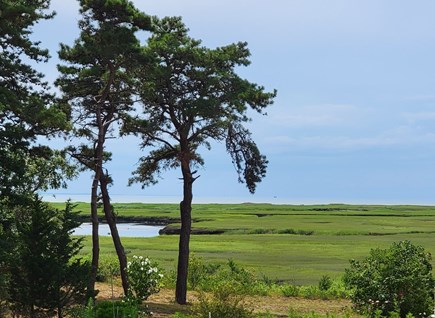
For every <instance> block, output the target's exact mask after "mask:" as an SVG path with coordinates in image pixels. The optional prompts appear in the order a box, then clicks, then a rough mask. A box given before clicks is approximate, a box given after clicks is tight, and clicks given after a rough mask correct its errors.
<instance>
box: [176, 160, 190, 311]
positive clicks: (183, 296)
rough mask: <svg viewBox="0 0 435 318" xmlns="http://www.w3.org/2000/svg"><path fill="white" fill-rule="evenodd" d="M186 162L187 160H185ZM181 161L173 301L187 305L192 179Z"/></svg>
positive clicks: (186, 164) (187, 165) (187, 164)
mask: <svg viewBox="0 0 435 318" xmlns="http://www.w3.org/2000/svg"><path fill="white" fill-rule="evenodd" d="M186 161H187V160H186ZM186 161H182V163H181V170H182V173H183V201H181V202H180V215H181V229H180V242H179V248H178V267H177V283H176V289H175V300H176V301H177V303H178V304H180V305H185V304H186V303H187V275H188V269H189V241H190V230H191V227H192V215H191V214H192V213H191V212H192V198H193V192H192V184H193V181H194V178H193V176H192V172H191V170H190V163H189V161H187V162H186Z"/></svg>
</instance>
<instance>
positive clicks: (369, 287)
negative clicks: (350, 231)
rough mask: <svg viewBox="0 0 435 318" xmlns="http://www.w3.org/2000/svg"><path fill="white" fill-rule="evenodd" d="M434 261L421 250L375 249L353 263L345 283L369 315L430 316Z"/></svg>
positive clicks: (406, 246) (403, 247)
mask: <svg viewBox="0 0 435 318" xmlns="http://www.w3.org/2000/svg"><path fill="white" fill-rule="evenodd" d="M430 260H431V256H430V254H429V253H426V252H425V251H424V249H423V247H421V246H415V245H413V244H412V243H411V242H409V241H402V242H399V243H393V244H392V245H391V247H390V248H389V249H385V250H384V249H372V250H371V251H370V255H369V256H368V257H367V258H365V259H364V260H362V261H356V260H351V261H350V268H349V269H346V273H345V276H344V282H345V283H346V285H347V286H348V288H351V289H352V294H351V298H352V301H353V303H354V305H355V306H356V307H357V309H359V310H360V311H362V312H363V313H365V314H368V315H370V316H375V313H376V312H377V311H378V312H380V313H381V314H382V315H384V316H386V315H388V314H389V313H390V312H395V311H396V312H398V313H399V314H400V317H402V318H404V317H405V316H406V315H407V314H408V313H411V314H413V315H414V316H415V317H419V316H426V315H427V314H428V313H429V312H430V311H431V309H432V308H433V299H432V291H433V287H434V280H433V277H432V266H431V264H430Z"/></svg>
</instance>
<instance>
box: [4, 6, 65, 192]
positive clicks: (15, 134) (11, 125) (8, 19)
mask: <svg viewBox="0 0 435 318" xmlns="http://www.w3.org/2000/svg"><path fill="white" fill-rule="evenodd" d="M48 5H49V1H48V0H45V1H41V0H29V1H22V0H18V1H9V0H3V1H1V2H0V162H2V164H1V166H0V195H1V196H2V197H4V196H10V195H12V194H14V195H15V194H17V193H23V192H27V191H33V190H40V189H46V188H48V187H59V186H61V185H62V182H61V180H62V176H63V175H64V173H65V172H66V175H71V173H72V171H71V170H68V169H67V170H62V166H63V167H65V165H66V163H65V162H62V164H61V165H60V166H57V167H54V166H52V167H51V168H52V169H51V172H50V173H48V171H47V170H44V169H42V168H43V166H44V164H45V162H46V161H50V160H51V159H54V158H58V159H57V160H58V163H60V161H61V158H62V156H61V153H59V152H55V151H52V150H51V149H50V148H48V147H46V146H41V145H39V144H38V143H37V137H38V136H46V137H49V136H53V135H55V134H57V133H59V132H62V131H65V130H67V129H68V120H67V112H66V111H65V109H63V107H62V106H61V105H60V104H58V103H56V102H55V99H54V96H53V94H51V93H49V91H48V86H47V83H46V82H44V81H43V74H41V73H39V72H37V71H36V70H35V69H34V67H33V66H32V65H31V64H30V62H27V63H26V62H25V60H28V61H33V62H34V63H35V62H36V63H39V62H46V61H47V60H48V58H49V54H48V51H47V50H45V49H42V48H41V47H40V45H39V42H37V41H33V40H32V39H31V37H30V36H31V34H32V27H33V26H34V24H35V23H37V22H38V21H39V20H44V19H50V18H51V17H52V16H53V13H45V11H46V9H47V8H48ZM41 164H42V165H41ZM40 168H41V169H40ZM59 168H60V169H61V171H58V170H57V169H59ZM40 172H41V173H40ZM56 172H58V173H56Z"/></svg>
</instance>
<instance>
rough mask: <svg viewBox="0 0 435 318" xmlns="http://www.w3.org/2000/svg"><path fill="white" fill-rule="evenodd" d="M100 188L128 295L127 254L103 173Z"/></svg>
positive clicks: (125, 291)
mask: <svg viewBox="0 0 435 318" xmlns="http://www.w3.org/2000/svg"><path fill="white" fill-rule="evenodd" d="M100 189H101V194H102V197H103V207H104V215H105V217H106V221H107V223H108V224H109V227H110V233H111V234H112V239H113V244H114V245H115V249H116V254H117V255H118V260H119V269H120V272H121V280H122V288H123V289H124V295H125V296H128V295H129V289H130V288H129V282H128V277H127V256H126V255H125V251H124V247H123V246H122V243H121V238H120V237H119V233H118V228H117V227H116V217H115V214H114V213H113V208H112V205H111V204H110V196H109V191H108V189H107V178H106V176H105V175H104V174H102V175H101V178H100Z"/></svg>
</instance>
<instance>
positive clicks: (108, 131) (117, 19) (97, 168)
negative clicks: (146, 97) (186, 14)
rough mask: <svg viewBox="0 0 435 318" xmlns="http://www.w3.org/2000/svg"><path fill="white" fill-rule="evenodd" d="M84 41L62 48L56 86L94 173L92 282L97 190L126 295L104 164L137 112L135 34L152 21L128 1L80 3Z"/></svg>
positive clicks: (77, 151) (75, 152) (78, 153)
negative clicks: (109, 145)
mask: <svg viewBox="0 0 435 318" xmlns="http://www.w3.org/2000/svg"><path fill="white" fill-rule="evenodd" d="M80 5H81V9H80V12H81V14H82V19H81V20H80V22H79V27H80V30H81V33H80V37H79V38H78V39H77V40H76V41H75V43H74V45H73V46H67V45H62V46H61V50H60V52H59V57H60V58H61V59H62V60H63V61H64V62H66V63H68V64H67V65H62V66H59V71H60V72H61V74H62V75H61V77H60V78H59V79H58V80H57V85H58V86H59V87H60V88H61V90H62V93H63V98H64V100H65V101H66V102H68V103H69V104H70V105H71V107H72V110H73V113H72V116H73V119H74V122H75V123H76V126H75V130H74V133H75V136H76V137H78V138H80V139H82V140H84V141H83V143H82V144H80V145H79V146H76V147H71V148H70V151H71V154H72V156H73V157H74V158H76V159H77V160H78V161H79V162H80V164H81V165H82V166H83V167H84V168H85V169H89V170H91V171H92V172H93V182H92V185H91V193H92V194H91V214H92V223H93V230H92V242H93V252H92V253H93V255H92V278H91V281H90V284H89V289H90V290H93V288H94V284H95V279H96V272H97V268H98V253H99V240H98V215H97V204H98V198H99V192H98V189H99V190H100V192H101V198H102V201H103V210H104V215H105V218H106V221H107V222H108V224H109V226H110V230H111V234H112V238H113V242H114V245H115V248H116V252H117V254H118V259H119V264H120V271H121V278H122V285H123V288H124V292H125V294H127V293H128V290H129V288H128V280H127V275H126V267H127V260H126V255H125V252H124V248H123V246H122V244H121V240H120V238H119V235H118V230H117V228H116V218H115V213H114V211H113V207H112V205H111V203H110V196H109V190H108V187H109V185H110V183H111V181H112V180H111V178H110V175H109V172H108V171H107V169H106V167H105V162H106V161H107V160H109V159H110V153H108V152H107V150H106V141H107V139H109V138H114V137H116V136H117V134H116V129H117V125H119V124H120V122H121V121H122V118H123V117H124V116H125V114H126V113H128V112H130V111H131V110H132V109H133V103H134V100H133V97H134V87H135V86H136V82H135V78H133V77H132V73H133V72H134V70H135V69H136V68H137V66H138V65H139V64H140V63H143V62H144V55H143V52H142V51H143V50H142V48H141V46H140V43H139V41H138V39H137V38H136V36H135V33H136V32H137V31H139V30H148V29H149V28H150V18H149V17H148V16H146V15H145V14H143V13H141V12H140V11H138V10H137V9H136V8H135V7H134V6H133V5H132V3H131V2H129V1H127V0H81V1H80Z"/></svg>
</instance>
